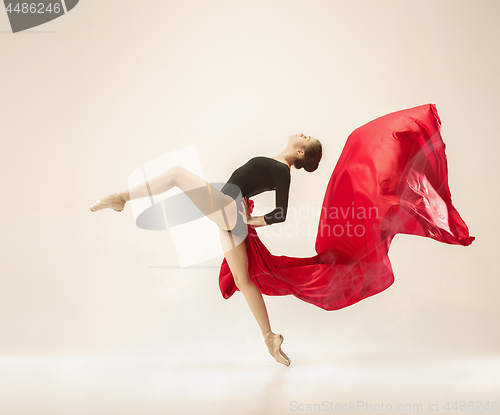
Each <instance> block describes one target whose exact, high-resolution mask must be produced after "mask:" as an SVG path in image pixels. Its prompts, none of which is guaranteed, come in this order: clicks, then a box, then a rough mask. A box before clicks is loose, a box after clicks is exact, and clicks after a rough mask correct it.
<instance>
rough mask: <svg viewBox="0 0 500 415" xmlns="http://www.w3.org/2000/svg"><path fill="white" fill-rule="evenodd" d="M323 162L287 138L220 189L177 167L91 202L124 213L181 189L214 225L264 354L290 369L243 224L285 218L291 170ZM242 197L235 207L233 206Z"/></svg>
mask: <svg viewBox="0 0 500 415" xmlns="http://www.w3.org/2000/svg"><path fill="white" fill-rule="evenodd" d="M321 157H322V145H321V142H320V141H319V140H317V139H316V138H314V137H311V136H305V135H304V134H296V135H292V136H290V138H289V140H288V143H287V145H286V147H285V149H284V150H283V151H282V152H281V153H279V154H278V155H277V156H275V157H264V156H257V157H254V158H252V159H250V160H249V161H248V162H247V163H245V164H244V165H242V166H241V167H239V168H238V169H236V170H235V171H234V172H233V173H232V175H231V177H230V178H229V180H228V181H227V182H226V184H225V185H224V186H223V187H222V188H221V190H218V189H216V188H215V187H214V186H212V185H211V184H210V183H208V182H206V181H205V180H204V179H202V178H201V177H199V176H197V175H196V174H194V173H192V172H190V171H189V170H187V169H185V168H184V167H182V166H174V167H172V168H170V169H169V170H167V171H166V172H165V173H163V174H161V175H159V176H156V177H154V178H152V179H150V180H148V181H146V182H145V183H142V184H140V185H138V186H136V187H134V188H132V189H129V190H125V191H122V192H119V193H113V194H112V195H110V196H107V197H104V198H102V199H100V200H99V201H97V202H96V203H94V204H93V205H92V206H91V207H90V210H91V211H92V212H96V211H98V210H101V209H105V208H109V209H114V210H115V211H117V212H121V211H123V209H124V207H125V204H126V203H127V202H128V201H130V200H133V199H138V198H143V197H150V196H152V195H158V194H161V193H164V192H166V191H168V190H170V189H172V188H173V187H174V186H177V187H178V188H179V189H180V190H182V191H183V192H184V193H185V194H186V195H187V196H188V197H189V198H190V199H191V201H192V202H193V203H194V204H195V205H196V207H197V208H198V209H199V210H200V211H201V212H202V213H203V214H204V215H205V216H207V217H208V218H209V219H210V220H212V221H213V222H215V223H216V224H217V225H218V226H219V231H220V241H221V246H222V249H223V252H224V257H225V258H226V261H227V263H228V265H229V268H230V270H231V273H232V275H233V278H234V282H235V285H236V287H237V288H238V289H239V290H240V291H241V292H242V294H243V296H244V297H245V299H246V301H247V303H248V305H249V307H250V310H251V311H252V313H253V315H254V317H255V319H256V320H257V323H258V325H259V327H260V330H261V332H262V335H263V337H264V342H265V344H266V346H267V348H268V350H269V353H270V354H271V355H272V356H273V357H274V358H275V360H276V361H277V362H279V363H282V364H283V365H285V366H289V365H290V363H291V360H290V358H289V357H288V356H287V355H286V354H285V353H284V352H283V350H282V349H281V345H282V343H283V340H284V338H283V336H282V335H281V334H279V333H274V332H273V331H272V330H271V325H270V322H269V316H268V313H267V309H266V305H265V303H264V299H263V297H262V294H261V292H260V291H259V289H258V287H257V286H256V285H255V283H254V282H253V281H252V280H251V279H250V275H249V272H248V256H247V250H246V236H247V225H250V226H252V227H254V228H256V227H260V226H266V225H272V224H274V223H280V222H283V221H284V220H285V219H286V214H287V207H288V195H289V187H290V180H291V178H290V175H291V168H292V166H293V167H295V168H296V169H301V168H303V169H304V170H306V171H308V172H313V171H315V170H316V169H317V168H318V165H319V162H320V160H321ZM272 190H274V191H275V192H276V208H275V209H274V210H273V211H271V212H269V213H267V214H265V215H262V216H251V215H250V213H249V209H248V198H249V197H252V196H254V195H257V194H259V193H262V192H264V191H272ZM238 195H241V196H242V200H241V202H240V204H238V203H237V202H236V200H237V199H238Z"/></svg>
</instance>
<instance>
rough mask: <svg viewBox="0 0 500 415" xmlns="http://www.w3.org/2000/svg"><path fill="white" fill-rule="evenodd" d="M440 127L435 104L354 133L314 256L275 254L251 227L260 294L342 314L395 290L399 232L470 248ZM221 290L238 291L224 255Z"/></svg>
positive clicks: (331, 187)
mask: <svg viewBox="0 0 500 415" xmlns="http://www.w3.org/2000/svg"><path fill="white" fill-rule="evenodd" d="M440 130H441V120H440V119H439V116H438V113H437V109H436V106H435V105H434V104H427V105H421V106H418V107H415V108H410V109H406V110H402V111H397V112H393V113H391V114H387V115H384V116H382V117H380V118H377V119H375V120H373V121H370V122H369V123H367V124H365V125H363V126H361V127H359V128H357V129H356V130H354V131H353V132H352V133H351V135H350V136H349V137H348V139H347V142H346V144H345V146H344V149H343V151H342V153H341V155H340V158H339V160H338V162H337V165H336V166H335V169H334V170H333V173H332V175H331V178H330V181H329V183H328V187H327V189H326V193H325V196H324V199H323V205H322V210H321V216H320V220H319V225H318V232H317V236H316V245H315V248H316V252H317V255H315V256H313V257H307V258H295V257H288V256H284V255H282V256H274V255H272V254H271V253H270V252H269V251H268V249H267V248H266V247H265V246H264V244H263V243H262V241H261V240H260V239H259V237H258V235H257V232H256V231H255V229H254V228H253V227H252V226H250V225H247V228H248V236H247V238H246V240H245V243H246V248H247V254H248V271H249V274H250V278H251V279H252V281H253V282H254V283H255V284H256V285H257V287H258V288H259V290H260V292H261V293H262V294H266V295H290V294H293V295H294V296H295V297H297V298H299V299H301V300H303V301H306V302H308V303H311V304H314V305H316V306H318V307H321V308H323V309H325V310H338V309H340V308H344V307H347V306H350V305H352V304H355V303H357V302H358V301H360V300H362V299H364V298H367V297H370V296H372V295H375V294H378V293H380V292H381V291H383V290H385V289H387V288H388V287H389V286H390V285H392V283H393V282H394V274H393V271H392V266H391V262H390V260H389V257H388V251H389V246H390V243H391V241H392V238H393V237H394V236H395V235H396V234H397V233H404V234H411V235H419V236H426V237H429V238H432V239H435V240H437V241H439V242H444V243H447V244H456V245H464V246H467V245H470V244H471V243H472V241H473V240H474V239H475V238H474V237H473V236H470V235H469V229H468V228H467V225H466V224H465V222H464V221H463V220H462V218H461V217H460V215H459V213H458V212H457V210H456V209H455V207H454V206H453V204H452V202H451V194H450V189H449V188H448V167H447V160H446V154H445V144H444V142H443V140H442V138H441V134H440ZM248 202H249V208H250V212H251V211H252V209H253V201H252V200H249V201H248ZM219 286H220V290H221V293H222V295H223V297H224V298H226V299H227V298H229V297H231V296H232V295H233V294H234V292H235V291H236V290H237V289H238V288H237V287H236V285H235V283H234V279H233V275H232V274H231V270H230V269H229V265H228V263H227V261H226V259H225V258H224V259H223V261H222V265H221V268H220V273H219Z"/></svg>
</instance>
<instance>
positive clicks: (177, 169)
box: [169, 165, 184, 183]
mask: <svg viewBox="0 0 500 415" xmlns="http://www.w3.org/2000/svg"><path fill="white" fill-rule="evenodd" d="M183 170H184V167H182V166H179V165H175V166H173V167H171V168H170V169H169V173H170V174H171V176H172V179H173V180H174V182H175V183H177V179H178V177H179V176H180V175H181V174H182V172H183Z"/></svg>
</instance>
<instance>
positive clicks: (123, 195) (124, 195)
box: [118, 190, 130, 203]
mask: <svg viewBox="0 0 500 415" xmlns="http://www.w3.org/2000/svg"><path fill="white" fill-rule="evenodd" d="M118 196H119V197H120V198H121V199H122V200H123V201H124V202H125V203H126V202H128V201H130V194H129V192H128V190H125V191H123V192H120V193H118Z"/></svg>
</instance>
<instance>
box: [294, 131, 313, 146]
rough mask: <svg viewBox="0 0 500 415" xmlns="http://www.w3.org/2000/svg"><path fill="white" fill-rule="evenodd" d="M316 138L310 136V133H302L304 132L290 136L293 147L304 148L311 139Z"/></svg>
mask: <svg viewBox="0 0 500 415" xmlns="http://www.w3.org/2000/svg"><path fill="white" fill-rule="evenodd" d="M315 140H316V139H315V138H314V137H311V136H310V135H304V134H295V135H291V136H290V142H291V143H292V144H293V145H294V147H295V148H305V147H307V146H308V145H309V144H310V143H311V142H312V141H315Z"/></svg>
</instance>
